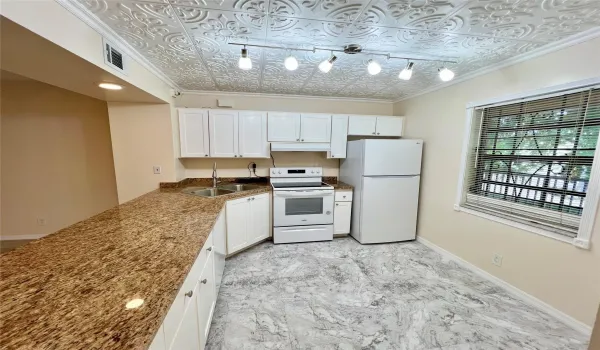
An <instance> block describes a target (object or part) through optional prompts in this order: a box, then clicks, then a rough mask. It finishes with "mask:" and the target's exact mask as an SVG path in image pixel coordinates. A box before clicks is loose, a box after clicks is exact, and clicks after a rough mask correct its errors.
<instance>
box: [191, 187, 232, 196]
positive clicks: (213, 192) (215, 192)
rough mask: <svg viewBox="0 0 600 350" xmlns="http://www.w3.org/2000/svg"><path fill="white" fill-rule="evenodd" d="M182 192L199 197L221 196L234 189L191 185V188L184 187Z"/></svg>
mask: <svg viewBox="0 0 600 350" xmlns="http://www.w3.org/2000/svg"><path fill="white" fill-rule="evenodd" d="M183 192H184V193H189V194H193V195H195V196H200V197H217V196H223V195H226V194H231V193H235V192H236V191H234V190H228V189H225V188H212V187H211V188H198V187H191V188H186V189H184V190H183Z"/></svg>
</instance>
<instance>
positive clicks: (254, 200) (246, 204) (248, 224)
mask: <svg viewBox="0 0 600 350" xmlns="http://www.w3.org/2000/svg"><path fill="white" fill-rule="evenodd" d="M270 209H271V195H270V194H268V193H265V194H259V195H256V196H252V197H246V198H240V199H235V200H232V201H228V202H227V255H230V254H233V253H235V252H237V251H240V250H242V249H244V248H246V247H248V246H250V245H252V244H254V243H256V242H259V241H261V240H263V239H266V238H268V237H269V236H270V234H271V218H270Z"/></svg>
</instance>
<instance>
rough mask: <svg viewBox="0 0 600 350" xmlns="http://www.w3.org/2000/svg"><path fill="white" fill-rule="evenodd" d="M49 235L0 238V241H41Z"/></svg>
mask: <svg viewBox="0 0 600 350" xmlns="http://www.w3.org/2000/svg"><path fill="white" fill-rule="evenodd" d="M44 236H47V235H42V234H38V235H16V236H0V241H22V240H25V239H39V238H42V237H44Z"/></svg>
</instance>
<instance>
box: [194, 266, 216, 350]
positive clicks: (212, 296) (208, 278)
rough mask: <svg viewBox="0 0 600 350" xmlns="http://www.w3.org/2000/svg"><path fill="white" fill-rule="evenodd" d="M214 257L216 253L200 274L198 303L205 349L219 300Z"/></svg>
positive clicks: (202, 343)
mask: <svg viewBox="0 0 600 350" xmlns="http://www.w3.org/2000/svg"><path fill="white" fill-rule="evenodd" d="M213 257H214V254H211V257H210V258H209V259H208V260H207V261H206V266H205V267H204V271H203V272H202V275H201V276H200V281H198V293H197V300H196V305H197V308H198V330H199V339H200V348H201V349H204V344H206V339H207V338H208V331H210V322H211V320H212V315H213V312H214V310H215V304H216V302H217V294H216V289H215V270H214V259H213Z"/></svg>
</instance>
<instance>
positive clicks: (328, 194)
mask: <svg viewBox="0 0 600 350" xmlns="http://www.w3.org/2000/svg"><path fill="white" fill-rule="evenodd" d="M274 196H275V197H282V198H299V197H331V196H333V191H331V192H329V191H328V192H320V191H294V192H289V193H288V192H286V193H281V192H275V193H274Z"/></svg>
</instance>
